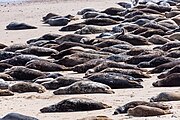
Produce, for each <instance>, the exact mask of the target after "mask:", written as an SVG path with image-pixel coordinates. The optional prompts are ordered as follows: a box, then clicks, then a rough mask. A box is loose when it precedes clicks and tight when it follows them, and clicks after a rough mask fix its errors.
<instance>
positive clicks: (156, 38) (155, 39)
mask: <svg viewBox="0 0 180 120" xmlns="http://www.w3.org/2000/svg"><path fill="white" fill-rule="evenodd" d="M148 41H149V42H151V43H153V44H156V45H163V44H166V43H167V42H170V40H169V39H167V38H165V37H163V36H161V35H152V36H151V37H149V38H148Z"/></svg>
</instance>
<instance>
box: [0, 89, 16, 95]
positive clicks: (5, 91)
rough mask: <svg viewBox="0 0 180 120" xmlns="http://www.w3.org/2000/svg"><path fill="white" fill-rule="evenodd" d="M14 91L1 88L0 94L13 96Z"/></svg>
mask: <svg viewBox="0 0 180 120" xmlns="http://www.w3.org/2000/svg"><path fill="white" fill-rule="evenodd" d="M13 95H14V93H13V92H12V91H10V90H1V89H0V96H13Z"/></svg>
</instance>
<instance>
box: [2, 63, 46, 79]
mask: <svg viewBox="0 0 180 120" xmlns="http://www.w3.org/2000/svg"><path fill="white" fill-rule="evenodd" d="M5 74H8V75H10V76H11V77H13V78H14V79H16V80H33V79H35V78H37V77H40V76H45V75H46V74H45V73H43V72H41V71H39V70H34V69H29V68H26V67H24V66H13V67H12V68H10V69H9V70H7V71H5Z"/></svg>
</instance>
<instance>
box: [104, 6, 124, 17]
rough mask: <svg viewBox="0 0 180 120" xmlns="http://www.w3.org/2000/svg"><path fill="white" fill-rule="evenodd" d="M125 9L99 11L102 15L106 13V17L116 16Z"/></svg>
mask: <svg viewBox="0 0 180 120" xmlns="http://www.w3.org/2000/svg"><path fill="white" fill-rule="evenodd" d="M125 10H126V9H125V8H123V7H118V8H116V7H110V8H107V9H105V10H104V11H101V12H102V13H106V14H108V15H117V13H118V12H122V11H125Z"/></svg>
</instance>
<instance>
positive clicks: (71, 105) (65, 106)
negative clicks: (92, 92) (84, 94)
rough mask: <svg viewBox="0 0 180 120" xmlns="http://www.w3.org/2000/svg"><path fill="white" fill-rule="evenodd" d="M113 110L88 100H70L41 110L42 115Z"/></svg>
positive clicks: (100, 103)
mask: <svg viewBox="0 0 180 120" xmlns="http://www.w3.org/2000/svg"><path fill="white" fill-rule="evenodd" d="M106 108H111V106H109V105H106V104H104V103H102V102H98V101H95V100H92V99H88V98H69V99H65V100H62V101H60V102H58V103H57V104H54V105H50V106H48V107H44V108H42V109H40V111H41V112H42V113H48V112H74V111H90V110H100V109H106Z"/></svg>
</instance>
